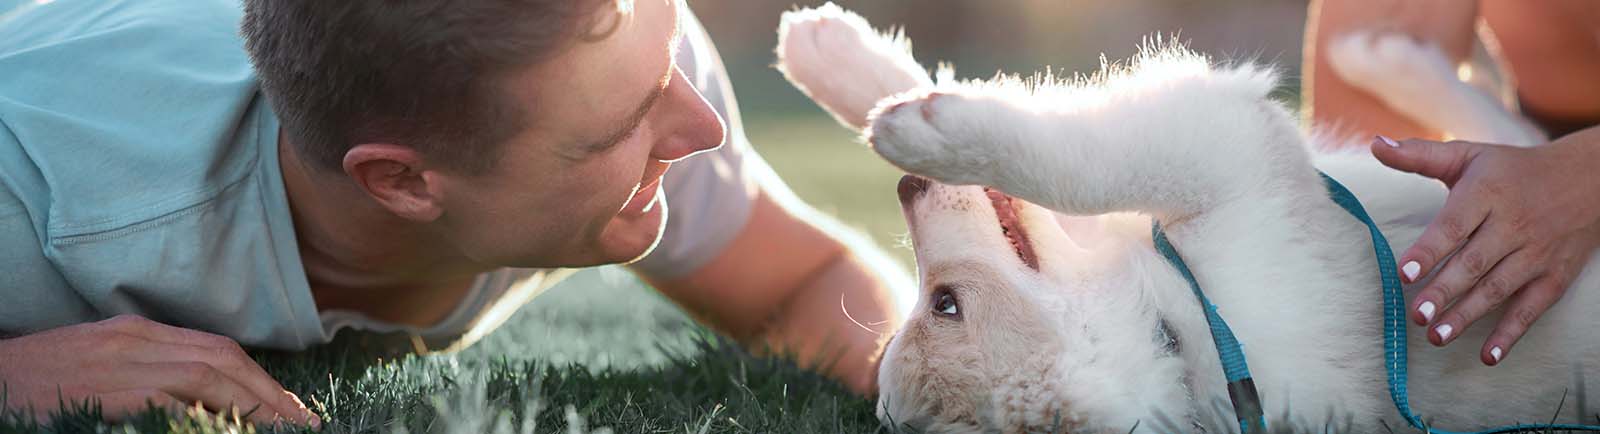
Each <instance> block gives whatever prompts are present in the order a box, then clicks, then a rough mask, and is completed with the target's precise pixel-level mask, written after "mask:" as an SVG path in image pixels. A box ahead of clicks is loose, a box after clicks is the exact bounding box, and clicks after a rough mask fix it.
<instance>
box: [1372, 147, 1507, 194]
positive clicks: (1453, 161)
mask: <svg viewBox="0 0 1600 434" xmlns="http://www.w3.org/2000/svg"><path fill="white" fill-rule="evenodd" d="M1482 150H1483V145H1480V144H1477V143H1471V142H1459V141H1458V142H1435V141H1432V140H1420V139H1408V140H1399V141H1397V140H1394V139H1391V138H1388V137H1384V136H1378V139H1377V140H1376V141H1374V142H1373V144H1372V156H1373V157H1377V158H1378V162H1381V163H1383V164H1384V165H1385V166H1389V167H1390V168H1393V169H1395V170H1400V171H1404V172H1411V173H1415V174H1418V175H1422V176H1426V177H1429V178H1433V179H1437V180H1440V181H1444V183H1445V185H1447V186H1454V185H1455V183H1456V181H1458V180H1460V179H1461V174H1462V173H1465V172H1466V169H1467V165H1468V163H1470V162H1472V160H1473V159H1474V158H1477V156H1478V154H1479V153H1480V152H1482Z"/></svg>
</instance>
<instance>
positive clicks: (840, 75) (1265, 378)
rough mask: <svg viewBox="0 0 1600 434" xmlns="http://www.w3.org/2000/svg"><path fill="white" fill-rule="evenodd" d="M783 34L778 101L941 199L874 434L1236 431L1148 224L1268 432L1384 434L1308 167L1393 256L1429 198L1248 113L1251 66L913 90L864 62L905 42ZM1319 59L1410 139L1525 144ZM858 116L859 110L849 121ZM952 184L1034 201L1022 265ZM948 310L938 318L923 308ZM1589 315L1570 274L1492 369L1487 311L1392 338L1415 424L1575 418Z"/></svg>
mask: <svg viewBox="0 0 1600 434" xmlns="http://www.w3.org/2000/svg"><path fill="white" fill-rule="evenodd" d="M781 40H782V41H785V42H784V44H783V45H781V46H780V48H779V55H780V69H782V70H783V71H785V73H786V74H787V75H788V77H789V79H790V80H791V81H794V82H795V83H796V84H797V85H798V86H799V87H800V88H802V89H805V90H806V91H807V93H808V94H809V95H810V96H811V97H812V98H813V99H815V100H817V101H818V103H819V104H820V105H822V106H823V107H825V108H827V109H829V110H830V112H831V113H833V114H834V115H835V116H836V117H837V118H839V119H840V120H841V121H842V122H844V123H846V124H847V125H857V124H858V123H857V122H852V121H851V120H853V119H870V125H869V126H867V129H868V131H867V137H868V138H869V141H870V142H871V144H872V145H873V146H874V149H875V150H876V151H877V152H878V153H879V154H881V155H882V156H883V157H885V158H886V159H888V160H889V161H890V162H892V163H894V164H895V165H897V166H899V167H901V168H903V169H906V170H907V171H910V172H913V173H917V174H920V175H924V176H927V177H930V178H933V179H935V180H937V181H939V183H935V184H933V185H932V186H931V187H929V188H928V190H927V191H926V192H924V193H922V194H921V195H920V196H916V198H915V199H913V200H909V201H906V202H904V203H903V206H904V207H905V212H906V217H907V221H908V223H909V225H910V227H911V232H912V240H913V244H914V246H915V249H914V250H915V253H916V259H917V265H918V269H919V278H920V280H921V284H922V288H923V289H922V294H923V295H924V297H923V300H922V301H921V302H920V304H919V305H918V307H917V311H914V313H913V315H912V317H911V318H910V319H909V320H908V321H907V323H906V324H905V325H904V327H903V328H902V329H901V330H900V332H899V333H898V334H897V335H896V336H895V338H894V339H893V340H892V341H891V343H890V346H889V348H888V349H887V351H886V352H885V355H884V359H883V362H882V367H881V369H880V376H879V387H880V400H879V416H880V418H882V419H884V421H885V422H886V423H891V424H893V425H894V426H896V427H904V426H909V427H915V428H918V429H920V430H924V431H929V432H994V431H999V432H1025V431H1026V432H1034V431H1047V430H1053V429H1058V430H1062V431H1071V432H1127V431H1128V430H1129V429H1130V428H1131V427H1134V426H1135V425H1136V423H1137V424H1138V426H1140V427H1142V428H1141V431H1148V430H1151V429H1153V430H1155V431H1157V432H1170V431H1178V430H1182V431H1191V430H1197V429H1205V430H1207V431H1211V432H1227V431H1233V430H1235V429H1237V427H1236V425H1233V426H1231V427H1230V424H1231V423H1232V422H1231V409H1228V408H1227V404H1226V402H1227V392H1226V390H1225V388H1224V380H1223V378H1222V370H1221V367H1220V365H1219V363H1218V361H1217V352H1216V349H1215V348H1214V347H1213V346H1212V344H1211V339H1210V335H1209V331H1208V330H1207V326H1206V323H1205V320H1204V318H1203V316H1202V313H1201V310H1200V307H1199V305H1198V303H1197V301H1196V300H1195V298H1194V296H1193V295H1192V294H1191V293H1190V291H1189V289H1188V287H1187V286H1186V284H1185V282H1184V280H1183V279H1182V278H1181V277H1180V275H1179V274H1178V273H1177V271H1176V270H1174V269H1173V267H1171V266H1170V265H1168V264H1167V263H1166V262H1165V260H1164V259H1163V258H1162V257H1161V256H1160V255H1159V254H1158V253H1157V252H1156V251H1155V249H1154V248H1153V247H1152V244H1151V240H1150V229H1149V228H1150V226H1149V225H1150V221H1151V220H1150V219H1151V218H1155V219H1158V220H1159V221H1161V222H1163V224H1164V226H1165V228H1166V231H1167V234H1168V236H1169V237H1170V238H1171V240H1172V242H1173V244H1174V245H1175V246H1176V247H1177V248H1178V250H1179V251H1180V253H1181V254H1182V255H1183V257H1184V258H1185V260H1186V261H1187V262H1188V264H1189V267H1190V268H1191V269H1192V270H1193V272H1194V273H1195V274H1196V275H1197V277H1198V280H1199V281H1200V283H1201V285H1202V286H1203V287H1204V288H1205V289H1206V291H1207V294H1208V296H1209V297H1211V300H1212V301H1213V302H1214V303H1215V304H1216V305H1218V306H1220V307H1221V312H1222V314H1223V315H1224V316H1225V317H1226V318H1227V320H1228V322H1229V324H1230V325H1231V326H1232V328H1233V331H1234V333H1235V334H1236V335H1237V336H1238V338H1239V340H1240V341H1241V342H1242V343H1243V344H1244V350H1245V354H1246V355H1247V357H1248V360H1249V363H1250V367H1251V370H1252V373H1253V374H1254V378H1255V383H1256V385H1257V387H1258V389H1259V390H1260V394H1261V398H1262V401H1263V402H1264V404H1265V405H1266V412H1267V415H1268V418H1269V425H1271V426H1273V427H1277V428H1287V427H1297V428H1304V429H1316V430H1321V429H1322V428H1323V427H1324V426H1331V427H1334V429H1336V430H1337V431H1340V432H1376V431H1378V430H1379V429H1382V426H1384V425H1387V426H1388V427H1391V428H1394V429H1401V430H1403V429H1404V428H1403V427H1404V426H1405V425H1406V423H1405V422H1404V421H1403V420H1401V419H1400V417H1399V414H1398V413H1397V412H1396V410H1395V408H1394V405H1393V404H1392V402H1391V401H1390V400H1389V397H1388V393H1387V389H1386V386H1385V381H1384V372H1385V371H1384V367H1383V366H1382V360H1383V356H1382V338H1381V337H1380V330H1381V328H1382V317H1381V316H1382V313H1381V311H1380V307H1381V297H1380V288H1381V287H1380V284H1379V281H1378V275H1377V271H1376V270H1377V267H1376V263H1375V262H1374V261H1375V259H1374V256H1373V251H1372V246H1371V242H1370V241H1369V237H1368V235H1367V231H1366V230H1365V228H1364V227H1363V226H1361V224H1360V223H1358V222H1357V221H1356V220H1355V219H1354V218H1353V217H1351V216H1350V215H1349V214H1347V213H1346V212H1345V211H1343V210H1342V209H1340V208H1339V207H1338V206H1337V205H1335V204H1334V203H1333V202H1332V201H1331V200H1329V198H1328V194H1327V192H1326V190H1325V189H1324V187H1323V183H1322V181H1321V179H1320V178H1319V177H1318V175H1317V170H1319V169H1320V170H1322V171H1324V172H1326V173H1328V174H1329V175H1331V176H1333V177H1334V178H1336V179H1338V180H1340V181H1341V182H1342V183H1344V185H1346V186H1347V187H1349V188H1350V189H1351V190H1353V191H1354V192H1355V194H1356V195H1357V196H1358V197H1359V198H1360V199H1361V200H1362V202H1363V203H1364V205H1365V206H1366V209H1367V210H1368V212H1370V213H1371V214H1372V216H1373V218H1374V219H1375V220H1376V221H1377V222H1378V223H1379V225H1380V226H1381V227H1382V229H1383V231H1384V233H1385V234H1386V235H1387V236H1388V237H1389V241H1390V243H1391V248H1393V249H1395V250H1396V251H1400V250H1402V249H1404V248H1405V247H1406V246H1408V245H1410V244H1411V243H1412V242H1413V241H1415V240H1416V238H1417V237H1418V235H1419V234H1420V233H1421V230H1422V228H1423V227H1424V226H1425V225H1426V224H1427V223H1428V222H1429V220H1430V219H1431V217H1432V216H1433V215H1434V214H1435V213H1436V212H1437V211H1438V209H1439V207H1440V206H1441V205H1442V204H1443V201H1444V197H1445V195H1446V190H1445V188H1444V187H1443V186H1442V185H1441V184H1440V183H1438V182H1437V181H1433V180H1429V179H1426V178H1422V177H1419V176H1415V175H1410V174H1405V173H1401V172H1397V171H1394V170H1391V169H1388V168H1385V167H1384V166H1382V165H1380V164H1378V163H1377V162H1376V161H1375V160H1373V159H1372V158H1371V157H1370V155H1366V154H1365V153H1364V152H1347V153H1343V154H1321V155H1314V152H1313V151H1311V149H1312V146H1311V145H1312V144H1313V143H1314V142H1316V141H1319V140H1328V139H1326V138H1319V137H1312V136H1308V135H1307V134H1306V133H1304V132H1302V131H1301V130H1299V129H1298V128H1297V126H1296V122H1295V120H1294V118H1293V117H1292V115H1291V114H1290V112H1289V111H1287V110H1286V109H1284V108H1283V107H1282V106H1281V105H1280V104H1279V103H1277V102H1274V101H1273V100H1271V99H1270V98H1269V97H1268V92H1269V91H1271V89H1272V88H1273V87H1274V86H1275V81H1274V76H1273V74H1272V73H1271V72H1270V71H1267V70H1263V69H1260V68H1256V67H1252V66H1248V65H1244V66H1232V67H1218V66H1215V65H1213V64H1212V62H1211V61H1209V60H1208V59H1206V58H1205V57H1203V56H1200V55H1197V54H1194V53H1191V52H1189V51H1186V50H1185V49H1183V48H1182V47H1180V46H1178V45H1176V44H1162V43H1159V42H1156V43H1148V44H1146V47H1145V49H1144V50H1143V51H1142V53H1141V54H1139V55H1138V56H1137V57H1135V58H1134V59H1132V60H1131V61H1130V62H1129V63H1127V64H1126V66H1122V67H1117V66H1108V67H1106V68H1105V70H1104V71H1102V72H1101V73H1099V74H1098V75H1096V76H1094V77H1089V78H1082V79H1074V80H1058V79H1054V78H1048V77H1043V78H1036V80H1034V81H1033V82H1032V83H1031V84H1029V83H1024V82H1022V81H1018V80H1014V79H1004V78H1002V79H997V80H994V81H988V82H965V83H954V82H948V81H943V80H941V83H939V84H937V85H929V84H927V83H929V82H930V80H929V79H928V77H927V75H926V73H925V72H924V71H923V70H922V69H920V67H915V68H908V67H907V65H913V66H914V65H917V63H916V62H915V60H913V59H911V57H910V55H909V53H907V51H906V50H904V49H898V48H894V49H890V48H885V47H899V46H900V45H897V44H899V43H900V42H896V41H894V40H888V39H885V38H883V37H881V36H879V34H877V33H875V32H873V31H872V30H871V29H870V28H869V27H867V24H866V22H865V20H862V19H860V18H859V17H855V16H853V15H851V14H849V13H847V12H844V11H841V10H839V9H837V8H835V7H828V8H824V9H819V10H812V11H804V12H797V13H791V14H790V15H788V16H786V17H785V19H784V27H783V34H782V35H781ZM797 41H806V42H807V44H808V45H805V46H804V47H803V48H802V47H801V46H800V45H798V44H797ZM1369 47H1376V48H1369ZM1331 55H1332V56H1333V57H1332V60H1333V61H1334V64H1335V65H1338V71H1339V73H1340V74H1343V75H1344V76H1345V77H1347V78H1349V79H1351V81H1352V82H1354V83H1357V84H1358V85H1362V86H1365V87H1366V88H1367V89H1369V90H1371V91H1374V92H1375V93H1377V94H1378V95H1380V97H1381V98H1383V99H1384V100H1385V101H1386V102H1387V103H1389V104H1391V105H1393V106H1394V108H1395V109H1396V110H1397V111H1398V112H1400V113H1405V114H1407V115H1410V116H1414V117H1416V118H1417V120H1418V121H1420V122H1424V123H1427V124H1430V125H1431V126H1434V127H1436V128H1439V129H1441V130H1444V131H1450V132H1453V133H1455V134H1456V135H1457V137H1460V138H1463V139H1477V140H1484V141H1495V142H1500V143H1510V144H1519V145H1532V144H1535V143H1540V142H1542V141H1543V140H1542V138H1541V137H1539V136H1538V135H1537V133H1536V132H1534V131H1532V130H1529V129H1527V128H1524V127H1523V126H1522V125H1520V124H1519V123H1518V122H1519V121H1517V118H1516V116H1514V115H1513V114H1512V113H1509V112H1507V111H1505V110H1504V109H1503V108H1502V107H1500V106H1499V105H1497V104H1496V103H1495V102H1494V101H1493V100H1492V99H1489V98H1483V97H1481V96H1474V95H1475V94H1474V93H1473V92H1474V91H1473V90H1472V89H1471V88H1470V87H1467V86H1464V85H1460V82H1459V81H1458V80H1457V79H1456V77H1455V75H1454V69H1453V68H1448V64H1441V63H1439V62H1442V61H1443V57H1442V56H1439V55H1438V53H1437V51H1436V50H1435V49H1433V48H1431V47H1427V46H1422V45H1419V44H1416V43H1412V42H1410V41H1408V40H1405V39H1403V38H1400V37H1393V36H1381V35H1379V36H1374V35H1355V36H1351V37H1350V38H1348V39H1346V40H1344V41H1341V42H1340V43H1339V44H1338V45H1337V46H1336V49H1335V50H1334V51H1333V52H1332V53H1331ZM1441 65H1443V66H1444V67H1441ZM909 83H920V84H917V85H908V84H909ZM905 91H909V92H905ZM896 93H899V95H898V96H895V95H893V94H896ZM879 100H883V101H881V102H879ZM869 106H876V107H877V109H876V111H875V112H873V113H872V114H871V115H870V116H868V115H867V113H865V112H864V111H860V110H861V107H869ZM973 185H988V186H993V187H995V188H997V189H999V190H1001V191H1004V192H1006V193H1008V194H1011V195H1013V196H1015V197H1018V198H1021V199H1025V200H1026V201H1027V202H1031V203H1035V204H1039V206H1035V205H1031V204H1029V205H1024V206H1022V207H1021V209H1020V224H1021V226H1022V227H1023V228H1024V230H1025V231H1026V232H1027V234H1028V237H1029V238H1030V239H1031V241H1032V243H1033V246H1034V249H1035V250H1036V251H1037V254H1038V263H1039V269H1038V270H1034V269H1032V268H1030V267H1028V266H1026V265H1025V264H1024V263H1023V262H1022V261H1020V260H1018V259H1017V255H1016V254H1015V253H1014V252H1013V249H1012V247H1011V244H1010V243H1009V242H1008V241H1007V240H1006V239H1005V237H1004V236H1003V235H1002V233H1001V230H1000V227H999V225H998V224H997V223H996V212H995V210H994V208H993V207H992V206H990V204H989V200H988V198H986V197H985V194H984V192H983V191H982V190H981V188H980V187H976V186H973ZM1041 206H1042V207H1041ZM1046 208H1048V209H1046ZM1051 210H1054V211H1057V212H1059V213H1060V215H1070V216H1082V217H1074V218H1065V219H1058V218H1057V217H1058V214H1057V213H1053V212H1051ZM1091 238H1093V239H1095V240H1097V241H1094V242H1087V241H1085V240H1088V239H1091ZM1596 268H1597V267H1595V266H1591V267H1589V269H1590V270H1594V269H1596ZM1416 289H1419V287H1411V288H1408V291H1407V296H1408V299H1409V296H1410V295H1411V294H1412V292H1414V290H1416ZM945 292H948V293H950V294H952V295H953V296H954V297H955V299H956V300H958V301H959V309H960V311H959V312H960V316H959V317H957V318H952V317H949V316H944V315H936V314H934V313H933V312H931V310H932V307H933V306H932V303H934V302H935V301H936V300H937V298H936V297H937V295H939V294H943V293H945ZM1597 308H1600V278H1597V275H1596V273H1593V272H1586V273H1584V274H1582V275H1581V276H1580V277H1579V279H1578V280H1577V281H1576V283H1575V284H1574V285H1573V288H1572V289H1571V290H1570V291H1568V293H1567V295H1566V298H1565V299H1564V300H1563V301H1562V302H1561V303H1559V304H1557V305H1556V306H1555V307H1553V308H1551V309H1550V310H1549V311H1548V312H1546V313H1545V314H1544V316H1543V318H1542V319H1541V320H1540V321H1539V323H1538V324H1537V325H1536V326H1535V327H1533V328H1532V329H1531V330H1530V331H1529V332H1528V334H1527V335H1526V336H1524V337H1523V338H1522V340H1521V341H1520V343H1519V344H1518V345H1517V349H1516V352H1515V354H1514V356H1512V357H1510V358H1508V359H1507V360H1505V361H1504V362H1503V363H1502V364H1501V365H1500V366H1498V367H1487V366H1484V365H1483V364H1482V363H1480V362H1479V355H1478V350H1479V347H1478V344H1479V343H1481V342H1483V340H1484V339H1485V338H1486V336H1487V333H1488V332H1489V330H1490V329H1491V328H1492V325H1493V324H1495V323H1496V322H1497V321H1498V319H1499V318H1498V314H1493V315H1491V316H1490V317H1488V318H1485V319H1482V320H1479V322H1478V324H1477V325H1475V326H1473V327H1471V328H1469V329H1468V330H1465V331H1464V333H1465V334H1464V335H1463V336H1461V337H1459V338H1457V341H1458V342H1456V343H1455V344H1454V345H1450V346H1448V347H1445V348H1434V347H1433V346H1432V345H1430V344H1428V343H1427V342H1426V341H1425V340H1424V338H1423V337H1422V335H1423V333H1422V330H1420V329H1417V328H1414V327H1411V328H1410V330H1409V331H1408V336H1409V339H1410V340H1409V342H1408V347H1409V350H1410V364H1409V369H1410V373H1411V376H1410V382H1409V387H1410V392H1411V393H1410V395H1411V404H1412V406H1413V408H1414V409H1416V411H1417V412H1418V413H1419V414H1421V415H1424V416H1425V417H1428V418H1429V419H1431V421H1432V422H1433V423H1434V426H1435V427H1437V428H1445V429H1477V428H1483V427H1489V426H1498V425H1503V424H1508V423H1512V422H1543V421H1548V420H1549V419H1550V418H1551V415H1552V413H1554V412H1556V411H1557V408H1558V401H1560V400H1562V399H1563V398H1564V397H1565V399H1566V406H1565V408H1562V409H1561V419H1562V420H1564V421H1572V420H1573V418H1574V416H1578V415H1594V414H1595V413H1596V411H1597V408H1596V406H1595V405H1596V404H1595V403H1593V402H1587V400H1583V399H1578V398H1577V396H1576V394H1578V393H1580V391H1582V390H1585V389H1584V387H1585V386H1586V384H1584V383H1583V382H1584V380H1583V378H1585V377H1593V376H1594V374H1596V373H1597V371H1596V369H1595V365H1596V364H1600V339H1595V338H1594V333H1595V331H1596V330H1600V314H1596V309H1597ZM1163 324H1165V325H1166V326H1163ZM1168 329H1170V330H1171V332H1172V334H1173V336H1171V337H1172V338H1173V339H1168V338H1167V336H1164V335H1163V333H1162V331H1163V330H1168ZM1173 343H1176V344H1177V345H1176V346H1175V348H1174V347H1173V346H1171V344H1173ZM1575 401H1577V404H1578V405H1576V406H1575V405H1574V402H1575ZM1580 406H1581V408H1575V407H1580ZM1574 410H1576V411H1575V412H1574ZM1578 417H1583V416H1578ZM1584 420H1592V418H1585V419H1584Z"/></svg>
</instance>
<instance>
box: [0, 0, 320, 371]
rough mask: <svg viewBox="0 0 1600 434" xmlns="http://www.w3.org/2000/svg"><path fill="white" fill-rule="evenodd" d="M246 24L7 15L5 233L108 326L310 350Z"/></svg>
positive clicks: (164, 3)
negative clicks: (187, 330)
mask: <svg viewBox="0 0 1600 434" xmlns="http://www.w3.org/2000/svg"><path fill="white" fill-rule="evenodd" d="M240 15H241V13H240V10H239V6H238V3H236V2H232V1H228V0H55V1H53V2H48V3H38V4H34V5H24V6H22V7H20V8H17V9H15V10H12V11H9V12H0V41H6V42H5V43H4V44H0V189H5V190H7V191H8V192H9V193H10V194H11V196H12V197H13V198H14V199H16V200H14V201H13V204H12V206H11V208H12V211H13V213H12V214H10V217H11V220H8V221H9V222H11V225H9V226H7V227H9V228H13V229H15V228H17V227H20V225H18V224H16V223H17V222H19V220H16V218H17V217H18V216H21V215H25V216H26V218H27V219H28V220H29V222H31V223H32V224H31V225H28V226H30V227H29V228H28V229H30V230H32V231H33V232H35V233H34V234H33V235H34V237H23V238H33V239H34V240H35V241H36V243H37V245H36V246H30V247H32V248H34V249H35V250H34V251H33V252H22V253H19V254H21V255H23V256H33V257H35V258H42V259H44V260H48V262H49V264H50V265H51V267H50V268H51V269H53V271H56V272H59V274H60V276H61V279H62V280H63V281H64V284H65V286H66V288H61V290H62V291H71V293H75V294H76V295H77V296H78V297H79V298H81V299H82V300H83V301H84V302H86V303H87V304H88V305H91V306H93V307H94V309H95V310H96V311H97V313H99V314H103V315H111V314H118V313H138V314H144V315H147V316H152V317H156V318H164V319H167V320H169V321H171V322H173V323H175V324H181V325H183V326H186V327H191V328H198V329H205V330H213V331H217V332H222V333H224V334H227V335H228V336H232V337H234V338H235V339H239V340H240V341H241V342H248V343H251V344H254V345H264V346H272V347H279V348H298V347H304V346H305V345H308V344H310V343H314V342H317V341H319V340H321V339H322V331H321V330H320V328H319V325H318V323H317V318H316V310H315V306H314V305H313V303H312V301H311V300H310V296H309V291H307V289H306V287H307V285H306V282H305V273H304V270H303V269H302V267H301V265H300V262H299V256H298V251H297V247H296V246H297V244H296V241H295V238H294V231H293V221H292V219H291V217H290V215H289V211H288V205H287V201H286V199H285V194H284V192H283V185H282V177H281V174H280V172H279V171H278V170H279V169H278V162H277V158H276V157H277V154H276V150H277V128H278V124H277V119H276V117H275V116H274V115H273V114H272V111H271V108H270V106H269V105H268V104H267V102H266V101H265V98H264V97H262V96H261V93H260V92H259V89H258V85H257V81H256V77H255V74H254V72H253V71H252V68H251V65H250V61H249V57H248V55H247V54H246V53H245V51H244V48H243V41H242V40H241V39H240V37H239V36H238V20H239V18H240ZM19 203H20V207H21V208H23V212H22V213H16V212H15V211H16V208H18V206H17V205H18V204H19ZM0 223H3V222H0ZM19 236H20V235H19ZM11 248H22V246H0V249H11ZM4 259H5V258H0V260H4Z"/></svg>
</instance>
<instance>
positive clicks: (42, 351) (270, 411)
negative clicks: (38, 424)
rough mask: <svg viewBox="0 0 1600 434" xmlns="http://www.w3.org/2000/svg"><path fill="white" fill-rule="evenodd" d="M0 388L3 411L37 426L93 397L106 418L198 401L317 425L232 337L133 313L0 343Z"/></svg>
mask: <svg viewBox="0 0 1600 434" xmlns="http://www.w3.org/2000/svg"><path fill="white" fill-rule="evenodd" d="M0 383H4V387H5V392H6V400H5V402H6V404H5V405H6V406H8V407H12V408H14V409H28V408H30V407H31V411H32V412H33V413H34V414H35V415H36V416H38V417H39V418H40V419H41V420H43V419H44V418H47V417H49V416H50V413H52V412H57V411H58V410H59V409H58V406H60V405H61V404H60V403H63V402H65V403H68V404H69V405H70V404H71V403H77V402H84V401H87V400H90V399H95V400H98V401H99V402H100V404H101V406H102V409H103V410H104V414H105V415H106V417H107V418H109V419H112V420H118V419H121V418H123V417H126V416H128V415H130V414H134V413H138V412H140V411H143V410H145V409H146V408H148V406H149V405H150V404H154V405H156V406H158V407H167V408H169V409H173V410H181V409H183V408H184V407H187V406H189V405H192V404H194V403H200V404H202V405H204V406H205V407H206V408H208V409H211V410H212V411H218V412H222V411H229V410H232V409H234V408H237V409H238V410H239V412H240V414H244V413H249V419H250V421H252V422H255V423H257V424H272V423H276V422H287V423H294V424H309V425H311V426H312V427H314V428H320V427H321V425H322V422H321V420H320V419H318V418H317V416H316V415H315V414H313V413H312V412H311V411H310V410H308V409H306V407H305V405H303V404H301V403H300V399H299V398H297V397H295V396H294V394H293V393H289V392H288V391H286V390H283V386H281V385H279V384H278V382H277V381H274V380H273V379H272V377H271V376H268V375H267V373H266V371H263V370H262V369H261V367H260V366H257V365H256V363H255V361H253V360H251V359H250V357H249V356H247V355H245V353H244V351H243V350H242V349H240V348H239V344H238V343H236V342H234V341H233V340H232V339H229V338H226V337H222V336H218V335H214V334H210V333H204V332H199V331H195V330H188V329H182V328H178V327H172V326H168V325H165V324H161V323H157V322H154V321H150V320H147V319H144V318H141V317H137V316H132V315H123V316H118V317H115V318H111V319H109V320H105V321H101V322H97V323H88V324H78V325H72V326H67V327H62V328H58V329H53V330H48V331H44V332H40V333H37V334H32V335H26V336H21V337H17V338H14V339H7V340H0ZM252 410H253V411H252Z"/></svg>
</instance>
